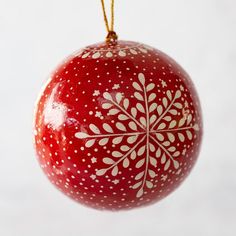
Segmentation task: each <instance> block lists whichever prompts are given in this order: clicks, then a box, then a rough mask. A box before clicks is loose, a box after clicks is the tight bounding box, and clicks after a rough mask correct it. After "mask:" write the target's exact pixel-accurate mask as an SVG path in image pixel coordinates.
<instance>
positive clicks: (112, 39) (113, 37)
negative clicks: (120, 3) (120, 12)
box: [101, 0, 118, 43]
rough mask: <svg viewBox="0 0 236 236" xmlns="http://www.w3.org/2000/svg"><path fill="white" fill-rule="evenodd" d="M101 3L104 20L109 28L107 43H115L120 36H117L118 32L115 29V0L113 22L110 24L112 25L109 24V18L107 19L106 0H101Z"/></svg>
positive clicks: (112, 6) (112, 9) (112, 5)
mask: <svg viewBox="0 0 236 236" xmlns="http://www.w3.org/2000/svg"><path fill="white" fill-rule="evenodd" d="M101 4H102V11H103V17H104V22H105V26H106V29H107V36H106V42H107V43H115V42H116V41H117V39H118V36H117V34H116V32H115V31H114V0H111V24H110V26H109V23H108V19H107V14H106V8H105V4H104V0H101Z"/></svg>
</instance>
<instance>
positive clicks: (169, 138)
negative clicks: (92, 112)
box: [75, 73, 199, 198]
mask: <svg viewBox="0 0 236 236" xmlns="http://www.w3.org/2000/svg"><path fill="white" fill-rule="evenodd" d="M132 86H133V88H134V89H135V92H134V94H133V95H134V97H135V98H136V99H137V103H136V106H135V107H131V106H130V101H129V99H128V98H124V97H123V95H122V94H121V93H120V92H117V93H115V94H114V96H112V95H111V94H109V93H108V92H104V93H103V98H104V102H103V103H102V108H103V109H105V110H107V115H108V116H115V117H117V119H118V121H117V122H116V123H115V126H116V128H117V130H119V132H114V130H113V128H112V127H111V126H110V125H109V124H108V123H103V125H102V130H104V131H105V132H103V133H102V132H101V130H100V129H101V128H100V129H99V128H98V127H97V126H96V125H94V124H90V125H89V129H90V130H91V132H92V134H88V133H85V132H77V133H76V134H75V137H77V138H78V139H85V147H86V148H90V147H92V146H93V145H94V143H95V142H96V141H97V142H98V144H99V145H100V146H104V145H106V144H107V143H108V142H109V140H111V141H112V143H113V144H115V145H117V146H118V147H119V150H118V149H117V148H115V149H114V150H113V151H112V152H111V156H110V157H104V158H103V160H102V161H103V163H104V168H103V169H99V170H97V172H96V176H103V175H105V174H106V173H108V171H111V175H112V176H117V175H118V173H119V169H120V168H128V167H129V166H130V163H131V162H132V161H134V160H136V158H140V160H138V161H137V163H136V165H135V168H137V170H140V171H138V174H136V176H135V177H134V180H135V184H134V185H132V186H130V188H132V189H134V190H136V191H137V192H136V197H137V198H140V197H141V196H142V195H143V194H144V190H145V188H148V189H151V188H153V186H154V184H153V181H152V180H153V179H154V178H155V177H156V176H157V173H156V172H157V164H158V161H159V162H160V163H161V164H162V165H164V171H167V170H168V169H169V167H170V166H171V165H173V167H174V168H175V169H176V170H177V169H178V168H179V166H180V164H179V161H178V158H179V157H180V156H181V153H180V151H178V147H175V146H174V144H173V143H174V141H175V140H176V138H178V139H179V140H180V142H184V141H185V139H186V138H187V139H188V140H192V139H193V130H195V131H198V130H199V126H198V124H197V123H194V122H193V116H192V114H191V113H190V112H189V110H188V104H187V102H186V101H185V102H183V101H182V100H181V99H180V98H181V90H177V91H175V92H174V93H173V92H171V91H170V90H167V92H166V94H165V96H164V97H163V99H162V102H161V104H158V102H156V97H157V94H156V92H155V90H154V89H155V88H156V85H155V83H153V82H150V83H148V84H146V80H145V76H144V74H143V73H139V74H138V82H133V83H132ZM180 112H181V114H183V115H182V118H181V119H179V120H175V119H173V116H175V115H177V114H179V113H180ZM122 122H123V123H122ZM124 122H128V127H129V130H132V131H131V132H130V131H127V128H126V126H125V125H124ZM191 131H192V132H191ZM123 139H126V140H127V145H119V144H120V143H121V142H122V140H123ZM185 151H186V150H185ZM141 167H143V168H141Z"/></svg>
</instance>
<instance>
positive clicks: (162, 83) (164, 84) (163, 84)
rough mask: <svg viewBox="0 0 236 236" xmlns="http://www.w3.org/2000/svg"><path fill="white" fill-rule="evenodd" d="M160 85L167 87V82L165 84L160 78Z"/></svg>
mask: <svg viewBox="0 0 236 236" xmlns="http://www.w3.org/2000/svg"><path fill="white" fill-rule="evenodd" d="M161 85H162V88H165V87H167V84H166V82H165V81H164V80H161Z"/></svg>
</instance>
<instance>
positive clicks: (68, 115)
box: [35, 41, 202, 210]
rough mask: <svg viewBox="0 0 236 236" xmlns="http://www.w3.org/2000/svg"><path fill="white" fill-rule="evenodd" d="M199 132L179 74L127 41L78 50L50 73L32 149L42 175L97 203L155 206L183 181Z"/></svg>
mask: <svg viewBox="0 0 236 236" xmlns="http://www.w3.org/2000/svg"><path fill="white" fill-rule="evenodd" d="M201 136H202V121H201V110H200V104H199V100H198V97H197V94H196V91H195V89H194V86H193V84H192V82H191V80H190V78H189V76H188V75H187V74H186V72H185V71H184V70H183V69H182V68H181V67H180V66H179V65H178V64H177V63H176V62H175V61H174V60H172V59H171V58H170V57H168V56H167V55H165V54H164V53H162V52H160V51H158V50H156V49H154V48H151V47H149V46H146V45H144V44H139V43H136V42H126V41H118V43H117V44H116V45H107V44H106V43H101V44H97V45H92V46H89V47H86V48H84V49H82V50H80V51H79V52H76V53H75V54H73V55H72V56H70V57H69V58H68V59H67V60H66V61H65V62H63V63H62V64H61V65H60V66H59V67H58V68H57V70H56V71H55V72H54V73H53V74H52V76H51V78H50V79H49V81H48V83H47V84H46V86H45V88H44V89H43V92H42V93H41V95H40V98H39V100H38V103H37V107H36V115H35V146H36V151H37V157H38V160H39V163H40V165H41V167H42V169H43V171H44V172H45V174H46V175H47V177H48V178H49V180H50V181H51V182H52V183H53V184H54V185H55V186H56V187H57V188H58V189H60V190H61V191H62V192H64V193H65V194H66V195H68V196H69V197H71V198H73V199H74V200H76V201H78V202H80V203H82V204H85V205H87V206H90V207H94V208H97V209H109V210H119V209H132V208H134V207H138V206H143V205H147V204H150V203H155V202H157V201H158V200H160V199H162V198H163V197H165V196H167V195H168V194H169V193H171V192H172V191H173V190H174V189H175V188H177V187H178V186H179V185H180V183H181V182H182V181H183V180H184V179H185V178H186V176H187V175H188V174H189V172H190V171H191V169H192V167H193V166H194V164H195V161H196V159H197V156H198V153H199V148H200V144H201Z"/></svg>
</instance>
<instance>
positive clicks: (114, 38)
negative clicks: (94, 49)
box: [106, 31, 118, 44]
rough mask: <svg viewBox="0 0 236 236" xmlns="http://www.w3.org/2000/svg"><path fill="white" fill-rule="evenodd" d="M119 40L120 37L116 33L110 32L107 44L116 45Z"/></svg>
mask: <svg viewBox="0 0 236 236" xmlns="http://www.w3.org/2000/svg"><path fill="white" fill-rule="evenodd" d="M117 40H118V36H117V34H116V32H115V31H109V32H108V34H107V36H106V42H107V43H108V44H116V43H117Z"/></svg>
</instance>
